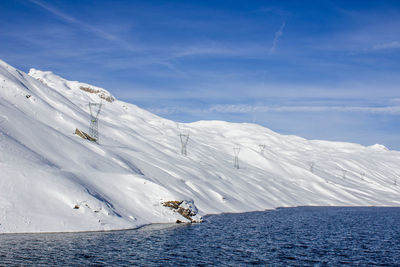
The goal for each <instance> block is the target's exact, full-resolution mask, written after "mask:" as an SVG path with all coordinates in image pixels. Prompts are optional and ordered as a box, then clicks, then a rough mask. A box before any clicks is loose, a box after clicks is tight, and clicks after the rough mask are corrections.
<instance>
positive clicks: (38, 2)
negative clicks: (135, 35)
mask: <svg viewBox="0 0 400 267" xmlns="http://www.w3.org/2000/svg"><path fill="white" fill-rule="evenodd" d="M29 1H30V2H32V3H34V4H35V5H37V6H40V7H41V8H43V9H45V10H47V11H48V12H50V13H51V14H53V15H54V16H56V17H57V18H59V19H60V20H62V21H64V22H66V23H68V24H71V25H74V26H76V27H78V28H79V29H82V30H85V31H87V32H90V33H92V34H95V35H97V36H98V37H100V38H103V39H105V40H108V41H114V42H118V43H119V45H121V46H123V47H124V48H125V49H128V50H134V47H133V46H132V45H131V44H129V43H127V42H126V41H124V40H122V39H121V38H119V37H118V36H116V35H114V34H111V33H109V32H106V31H104V30H102V29H99V28H97V27H95V26H92V25H90V24H87V23H85V22H83V21H80V20H78V19H76V18H75V17H73V16H71V15H68V14H66V13H64V12H62V11H61V10H59V9H57V8H55V7H54V6H52V5H49V4H47V3H45V2H43V1H41V0H29Z"/></svg>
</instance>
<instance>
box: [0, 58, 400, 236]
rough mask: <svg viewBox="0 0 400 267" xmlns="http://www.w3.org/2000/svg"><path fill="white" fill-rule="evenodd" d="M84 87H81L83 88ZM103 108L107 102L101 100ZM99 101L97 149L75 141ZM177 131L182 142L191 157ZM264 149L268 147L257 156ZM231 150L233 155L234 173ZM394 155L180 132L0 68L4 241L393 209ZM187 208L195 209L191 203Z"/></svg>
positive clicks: (98, 92) (249, 128) (55, 79)
mask: <svg viewBox="0 0 400 267" xmlns="http://www.w3.org/2000/svg"><path fill="white" fill-rule="evenodd" d="M81 87H83V88H85V89H82V88H81ZM107 99H108V100H107ZM100 101H102V102H103V104H104V105H103V108H102V111H101V113H100V116H99V134H100V139H99V140H100V143H95V142H90V141H88V140H85V139H82V138H80V137H79V136H78V135H75V134H74V132H75V129H76V128H78V129H80V130H83V131H85V132H89V131H88V126H89V119H90V114H89V109H88V103H89V102H100ZM180 133H189V134H190V139H189V142H188V145H187V156H183V155H181V154H180V149H181V148H180V145H181V144H180V139H179V136H178V135H179V134H180ZM261 144H264V145H265V149H264V151H263V152H261V151H260V146H259V145H261ZM233 147H240V148H241V150H240V154H239V166H240V169H235V168H234V167H233V164H234V154H233ZM398 162H400V153H399V152H397V151H389V150H387V149H382V147H381V146H377V145H375V146H372V147H364V146H361V145H357V144H350V143H339V142H325V141H310V140H306V139H303V138H300V137H296V136H283V135H279V134H277V133H275V132H273V131H271V130H269V129H266V128H264V127H261V126H259V125H255V124H246V123H242V124H236V123H228V122H221V121H200V122H195V123H189V124H179V127H177V123H175V122H173V121H169V120H166V119H163V118H160V117H158V116H156V115H154V114H151V113H149V112H147V111H145V110H142V109H140V108H138V107H137V106H135V105H132V104H129V103H124V102H122V101H118V100H115V98H114V97H113V96H112V95H111V94H110V93H109V92H107V91H106V90H105V89H103V88H99V87H95V86H92V85H88V84H84V83H80V82H71V81H67V80H65V79H63V78H61V77H59V76H57V75H55V74H53V73H51V72H43V71H38V70H34V69H32V70H31V71H30V72H29V75H27V74H25V73H23V72H21V71H19V70H17V69H15V68H13V67H11V66H10V65H8V64H6V63H5V62H3V61H0V232H1V233H8V232H56V231H88V230H111V229H124V228H134V227H138V226H141V225H144V224H148V223H167V222H176V221H178V220H179V221H185V218H184V217H182V215H181V214H179V213H177V212H175V211H174V210H172V209H170V208H168V207H165V206H164V205H163V204H162V203H164V202H167V201H179V202H181V201H182V203H183V204H184V206H185V207H190V208H192V209H193V210H195V209H196V207H197V209H198V214H196V216H198V215H199V216H200V215H204V214H210V213H221V212H243V211H254V210H264V209H271V208H276V207H290V206H299V205H359V206H360V205H362V206H369V205H379V206H398V205H399V204H400V188H399V186H398V185H397V177H398V175H399V174H400V173H399V167H398V166H399V165H398ZM193 203H194V205H195V206H193Z"/></svg>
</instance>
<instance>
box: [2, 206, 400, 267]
mask: <svg viewBox="0 0 400 267" xmlns="http://www.w3.org/2000/svg"><path fill="white" fill-rule="evenodd" d="M41 264H43V265H64V266H65V265H68V266H71V265H81V266H87V265H100V266H102V265H108V266H110V265H112V266H132V265H135V266H138V265H139V266H209V265H217V266H248V265H269V266H288V265H297V266H299V265H300V266H338V265H361V266H363V265H364V266H366V265H368V266H371V265H379V266H400V208H343V207H329V208H326V207H318V208H317V207H301V208H290V209H278V210H275V211H266V212H252V213H242V214H223V215H217V216H209V217H206V222H204V223H202V224H193V225H176V224H174V225H152V226H147V227H143V228H141V229H138V230H129V231H116V232H97V233H96V232H92V233H64V234H18V235H15V234H7V235H0V265H7V266H10V265H18V266H21V265H41Z"/></svg>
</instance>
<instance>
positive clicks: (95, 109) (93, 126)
mask: <svg viewBox="0 0 400 267" xmlns="http://www.w3.org/2000/svg"><path fill="white" fill-rule="evenodd" d="M102 106H103V103H100V104H99V103H89V111H90V126H89V135H90V136H91V137H93V138H94V139H95V140H96V142H98V141H99V119H98V117H99V114H100V111H101V107H102Z"/></svg>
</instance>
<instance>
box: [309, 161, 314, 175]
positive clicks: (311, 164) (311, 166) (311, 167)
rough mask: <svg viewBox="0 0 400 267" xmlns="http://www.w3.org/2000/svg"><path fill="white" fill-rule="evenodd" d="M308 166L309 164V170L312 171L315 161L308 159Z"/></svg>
mask: <svg viewBox="0 0 400 267" xmlns="http://www.w3.org/2000/svg"><path fill="white" fill-rule="evenodd" d="M308 166H310V172H312V173H314V168H315V162H314V161H310V162H309V163H308Z"/></svg>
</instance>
